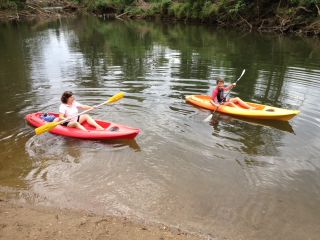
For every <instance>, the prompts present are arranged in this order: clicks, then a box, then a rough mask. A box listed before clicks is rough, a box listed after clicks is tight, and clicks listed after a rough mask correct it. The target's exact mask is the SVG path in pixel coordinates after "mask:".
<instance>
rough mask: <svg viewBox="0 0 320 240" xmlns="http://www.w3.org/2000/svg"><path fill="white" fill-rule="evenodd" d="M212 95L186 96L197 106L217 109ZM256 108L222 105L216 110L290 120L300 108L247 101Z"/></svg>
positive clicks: (262, 117) (238, 115)
mask: <svg viewBox="0 0 320 240" xmlns="http://www.w3.org/2000/svg"><path fill="white" fill-rule="evenodd" d="M210 100H211V97H210V96H208V95H189V96H186V101H187V102H190V103H192V104H194V105H196V106H199V107H202V108H205V109H208V110H212V111H215V110H216V106H214V105H212V104H211V103H210ZM247 104H249V105H250V106H252V107H255V108H256V109H255V110H250V109H245V108H241V107H240V106H239V108H235V107H230V106H224V105H220V107H219V108H218V109H217V110H216V111H217V112H221V113H225V114H229V115H232V116H237V117H244V118H252V119H268V120H280V121H288V120H290V119H291V118H293V117H294V116H296V115H298V114H299V113H300V111H298V110H287V109H283V108H277V107H271V106H267V105H262V104H257V103H251V102H247Z"/></svg>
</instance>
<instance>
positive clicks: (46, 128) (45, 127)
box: [35, 122, 60, 135]
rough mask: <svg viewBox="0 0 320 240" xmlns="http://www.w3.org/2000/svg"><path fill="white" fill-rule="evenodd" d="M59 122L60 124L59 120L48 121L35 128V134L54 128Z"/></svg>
mask: <svg viewBox="0 0 320 240" xmlns="http://www.w3.org/2000/svg"><path fill="white" fill-rule="evenodd" d="M59 124H60V123H59V122H49V123H47V124H45V125H43V126H41V127H38V128H36V129H35V132H36V134H37V135H40V134H42V133H45V132H48V131H50V130H51V129H53V128H55V127H56V126H58V125H59Z"/></svg>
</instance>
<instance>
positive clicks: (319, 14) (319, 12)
mask: <svg viewBox="0 0 320 240" xmlns="http://www.w3.org/2000/svg"><path fill="white" fill-rule="evenodd" d="M315 5H316V8H317V10H318V16H320V9H319V7H318V4H315Z"/></svg>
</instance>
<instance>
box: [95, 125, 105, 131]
mask: <svg viewBox="0 0 320 240" xmlns="http://www.w3.org/2000/svg"><path fill="white" fill-rule="evenodd" d="M96 130H99V131H102V130H104V128H103V127H101V126H99V127H96Z"/></svg>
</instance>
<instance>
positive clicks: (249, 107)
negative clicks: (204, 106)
mask: <svg viewBox="0 0 320 240" xmlns="http://www.w3.org/2000/svg"><path fill="white" fill-rule="evenodd" d="M229 102H232V103H237V104H239V105H240V106H241V107H243V108H247V109H255V107H251V106H250V105H249V104H247V103H245V102H244V101H242V100H241V99H240V98H238V97H236V98H230V99H229Z"/></svg>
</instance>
